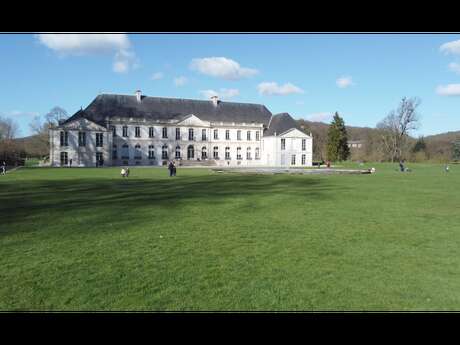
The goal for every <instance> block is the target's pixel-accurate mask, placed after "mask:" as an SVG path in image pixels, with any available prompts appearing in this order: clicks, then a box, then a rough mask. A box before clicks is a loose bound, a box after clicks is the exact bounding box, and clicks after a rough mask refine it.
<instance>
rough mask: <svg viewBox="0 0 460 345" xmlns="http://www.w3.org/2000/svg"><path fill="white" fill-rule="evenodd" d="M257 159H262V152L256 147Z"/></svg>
mask: <svg viewBox="0 0 460 345" xmlns="http://www.w3.org/2000/svg"><path fill="white" fill-rule="evenodd" d="M256 159H260V152H259V148H258V147H256Z"/></svg>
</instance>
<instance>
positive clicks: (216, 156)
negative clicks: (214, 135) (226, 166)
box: [212, 146, 219, 159]
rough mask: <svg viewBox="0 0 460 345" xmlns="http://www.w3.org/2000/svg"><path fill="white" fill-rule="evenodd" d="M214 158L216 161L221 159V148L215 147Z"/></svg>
mask: <svg viewBox="0 0 460 345" xmlns="http://www.w3.org/2000/svg"><path fill="white" fill-rule="evenodd" d="M212 156H213V158H214V159H219V147H217V146H214V148H213V152H212Z"/></svg>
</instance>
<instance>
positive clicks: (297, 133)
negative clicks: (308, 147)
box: [278, 128, 310, 138]
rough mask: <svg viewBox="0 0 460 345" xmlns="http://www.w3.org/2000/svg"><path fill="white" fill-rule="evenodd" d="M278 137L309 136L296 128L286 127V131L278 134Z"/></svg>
mask: <svg viewBox="0 0 460 345" xmlns="http://www.w3.org/2000/svg"><path fill="white" fill-rule="evenodd" d="M278 137H281V138H287V137H289V138H310V136H309V135H308V134H305V133H304V132H302V131H299V130H298V129H297V128H291V129H288V130H287V131H285V132H283V133H281V134H279V135H278Z"/></svg>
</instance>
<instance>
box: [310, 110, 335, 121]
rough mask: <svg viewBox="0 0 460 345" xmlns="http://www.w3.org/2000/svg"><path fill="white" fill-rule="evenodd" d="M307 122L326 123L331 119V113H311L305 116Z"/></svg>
mask: <svg viewBox="0 0 460 345" xmlns="http://www.w3.org/2000/svg"><path fill="white" fill-rule="evenodd" d="M307 118H308V120H310V121H314V122H326V121H330V120H331V119H332V113H327V112H319V113H312V114H310V115H308V116H307Z"/></svg>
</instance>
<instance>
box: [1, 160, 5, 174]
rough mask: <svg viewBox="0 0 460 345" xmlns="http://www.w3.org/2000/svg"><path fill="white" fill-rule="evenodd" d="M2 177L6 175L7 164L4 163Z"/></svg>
mask: <svg viewBox="0 0 460 345" xmlns="http://www.w3.org/2000/svg"><path fill="white" fill-rule="evenodd" d="M2 175H6V163H5V161H3V163H2Z"/></svg>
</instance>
